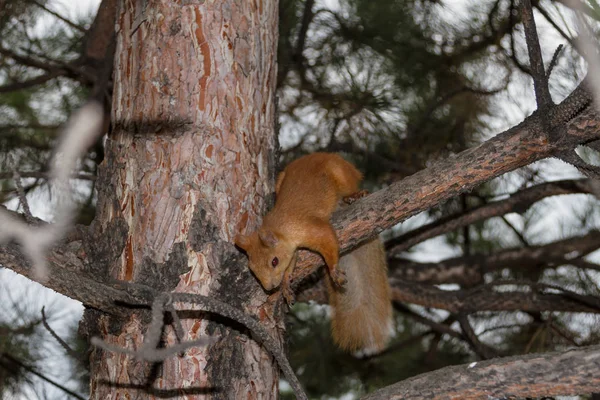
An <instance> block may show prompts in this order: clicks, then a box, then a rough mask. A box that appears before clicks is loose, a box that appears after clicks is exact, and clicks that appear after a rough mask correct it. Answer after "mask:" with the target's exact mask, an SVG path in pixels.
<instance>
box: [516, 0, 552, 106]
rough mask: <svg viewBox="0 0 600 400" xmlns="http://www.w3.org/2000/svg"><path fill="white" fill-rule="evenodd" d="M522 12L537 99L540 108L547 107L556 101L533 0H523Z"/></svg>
mask: <svg viewBox="0 0 600 400" xmlns="http://www.w3.org/2000/svg"><path fill="white" fill-rule="evenodd" d="M521 14H522V16H523V26H524V27H525V40H526V41H527V50H528V52H529V64H530V66H531V76H532V77H533V85H534V89H535V99H536V101H537V106H538V109H545V108H547V107H550V106H551V105H553V104H554V103H553V102H552V97H551V96H550V89H549V87H548V79H547V77H546V71H545V70H544V60H543V59H542V49H541V48H540V41H539V38H538V35H537V29H536V27H535V20H534V18H533V9H532V8H531V0H521Z"/></svg>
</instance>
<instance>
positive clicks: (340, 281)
mask: <svg viewBox="0 0 600 400" xmlns="http://www.w3.org/2000/svg"><path fill="white" fill-rule="evenodd" d="M329 275H330V276H331V281H332V282H333V283H334V285H336V286H337V287H343V286H344V285H345V284H346V282H347V281H348V279H346V273H345V272H344V271H342V270H341V269H340V267H339V266H338V265H335V266H334V267H333V268H331V269H330V270H329Z"/></svg>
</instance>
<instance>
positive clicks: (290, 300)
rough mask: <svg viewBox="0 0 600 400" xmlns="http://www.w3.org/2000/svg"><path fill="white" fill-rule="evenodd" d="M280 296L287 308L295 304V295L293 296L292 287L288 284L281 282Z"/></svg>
mask: <svg viewBox="0 0 600 400" xmlns="http://www.w3.org/2000/svg"><path fill="white" fill-rule="evenodd" d="M281 295H282V296H283V298H284V299H285V302H286V303H287V305H288V306H290V307H291V306H293V305H294V303H295V302H296V295H295V294H294V290H293V289H292V285H291V284H290V283H289V282H285V281H284V282H283V284H282V285H281Z"/></svg>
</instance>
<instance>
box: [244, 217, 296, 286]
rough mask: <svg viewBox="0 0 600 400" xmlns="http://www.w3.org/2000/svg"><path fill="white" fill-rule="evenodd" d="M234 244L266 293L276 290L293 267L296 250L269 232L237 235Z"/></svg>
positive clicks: (260, 231) (263, 230) (275, 234)
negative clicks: (245, 257)
mask: <svg viewBox="0 0 600 400" xmlns="http://www.w3.org/2000/svg"><path fill="white" fill-rule="evenodd" d="M235 244H236V246H238V247H240V248H241V249H243V250H244V251H245V252H246V254H247V255H248V265H249V267H250V270H251V271H252V273H254V275H255V276H256V278H258V280H259V281H260V284H261V285H262V286H263V287H264V288H265V290H267V291H270V290H273V289H275V288H277V287H278V286H279V285H280V284H281V281H282V280H283V275H284V274H285V271H286V270H287V269H288V268H289V267H293V265H291V264H292V263H293V259H294V253H295V251H296V248H295V247H294V246H293V245H291V244H290V243H288V242H287V241H286V240H284V239H283V238H282V236H281V235H279V234H277V233H275V232H273V231H271V230H268V229H264V228H261V229H259V230H258V231H257V232H254V233H251V234H250V235H237V236H236V238H235Z"/></svg>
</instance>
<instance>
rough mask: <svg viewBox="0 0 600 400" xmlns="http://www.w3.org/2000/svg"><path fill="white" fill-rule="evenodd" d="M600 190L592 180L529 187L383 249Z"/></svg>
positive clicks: (395, 249) (391, 242) (395, 248)
mask: <svg viewBox="0 0 600 400" xmlns="http://www.w3.org/2000/svg"><path fill="white" fill-rule="evenodd" d="M599 190H600V185H599V184H598V183H597V182H596V181H593V180H591V179H578V180H563V181H555V182H546V183H542V184H539V185H535V186H531V187H529V188H526V189H523V190H521V191H519V192H516V193H513V194H512V195H511V196H510V197H508V198H507V199H504V200H499V201H495V202H492V203H488V204H484V205H482V206H479V207H476V208H473V209H470V210H468V211H467V212H466V213H461V214H454V215H449V216H447V217H444V218H440V219H439V220H437V221H434V222H432V223H430V224H426V225H423V226H421V227H419V228H417V229H415V230H413V231H410V232H407V233H405V234H403V235H400V236H398V237H395V238H394V239H391V240H389V241H388V242H386V249H388V250H389V251H391V253H393V254H394V253H399V252H401V251H404V250H407V249H409V248H410V247H412V246H414V245H416V244H417V243H421V242H423V241H425V240H427V239H430V238H433V237H436V236H439V235H442V234H444V233H448V232H452V231H454V230H456V229H459V228H462V227H464V226H467V225H471V224H473V223H475V222H478V221H483V220H486V219H488V218H492V217H498V216H500V215H504V214H508V213H511V212H517V213H523V212H525V211H526V210H527V209H528V208H529V207H530V206H531V205H532V204H534V203H535V202H537V201H540V200H542V199H544V198H546V197H550V196H556V195H562V194H573V193H594V192H598V191H599Z"/></svg>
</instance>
